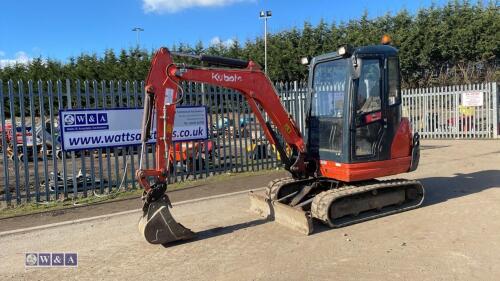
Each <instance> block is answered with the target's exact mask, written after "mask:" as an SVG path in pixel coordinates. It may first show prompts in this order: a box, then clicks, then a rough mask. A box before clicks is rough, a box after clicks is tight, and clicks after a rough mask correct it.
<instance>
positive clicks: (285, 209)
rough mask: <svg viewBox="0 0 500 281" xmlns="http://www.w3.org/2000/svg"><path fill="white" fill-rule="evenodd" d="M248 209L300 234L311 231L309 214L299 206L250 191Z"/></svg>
mask: <svg viewBox="0 0 500 281" xmlns="http://www.w3.org/2000/svg"><path fill="white" fill-rule="evenodd" d="M249 196H250V210H251V211H253V212H255V213H257V214H259V215H261V216H263V217H267V218H268V219H270V220H274V221H276V222H277V223H279V224H281V225H284V226H286V227H288V228H290V229H293V230H295V231H298V232H300V233H302V234H305V235H309V234H311V233H312V232H313V223H312V218H311V216H310V215H309V214H308V213H306V212H304V211H303V210H301V209H299V208H293V207H290V206H288V205H285V204H282V203H280V202H277V201H271V200H270V199H269V198H267V197H266V196H264V195H262V194H258V193H254V192H252V191H250V193H249Z"/></svg>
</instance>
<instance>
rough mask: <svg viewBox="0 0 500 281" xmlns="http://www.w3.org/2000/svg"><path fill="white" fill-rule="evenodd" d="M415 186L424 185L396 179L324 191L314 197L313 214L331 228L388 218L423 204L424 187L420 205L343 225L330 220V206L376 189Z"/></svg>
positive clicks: (414, 181)
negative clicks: (342, 199)
mask: <svg viewBox="0 0 500 281" xmlns="http://www.w3.org/2000/svg"><path fill="white" fill-rule="evenodd" d="M413 184H418V185H420V186H422V184H421V183H420V182H419V181H416V180H404V179H394V180H385V181H379V182H377V183H374V184H373V183H372V184H367V185H357V186H352V185H350V186H349V185H348V186H343V187H341V188H337V189H331V190H327V191H323V192H321V193H319V194H318V195H316V196H315V197H314V200H313V202H312V205H311V214H312V216H313V217H314V218H317V219H319V220H321V221H323V222H325V223H327V224H328V225H329V226H330V227H334V228H336V227H342V226H347V225H351V224H355V223H359V222H363V221H367V220H372V219H375V218H379V217H383V216H388V215H391V214H395V213H400V212H404V211H407V210H411V209H414V208H416V207H418V206H420V205H421V204H422V201H423V200H424V195H425V190H424V188H423V186H422V191H423V193H422V199H421V200H420V202H418V204H415V205H411V206H408V207H405V208H401V209H396V210H393V211H389V212H382V213H380V214H375V215H373V216H368V217H364V218H360V219H354V220H350V221H347V222H345V223H341V224H333V223H331V222H330V221H329V219H328V215H329V209H330V205H331V203H332V202H333V201H334V200H337V199H339V198H342V197H347V196H351V195H354V194H357V193H364V192H367V191H370V190H376V189H380V188H386V187H391V186H392V187H397V186H404V185H413Z"/></svg>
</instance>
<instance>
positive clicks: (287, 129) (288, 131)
mask: <svg viewBox="0 0 500 281" xmlns="http://www.w3.org/2000/svg"><path fill="white" fill-rule="evenodd" d="M283 128H285V132H286V133H287V134H290V133H291V132H292V128H290V125H288V124H285V126H283Z"/></svg>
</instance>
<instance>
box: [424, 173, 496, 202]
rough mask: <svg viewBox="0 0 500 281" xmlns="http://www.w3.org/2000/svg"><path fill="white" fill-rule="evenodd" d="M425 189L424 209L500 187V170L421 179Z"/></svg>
mask: <svg viewBox="0 0 500 281" xmlns="http://www.w3.org/2000/svg"><path fill="white" fill-rule="evenodd" d="M420 182H422V184H423V185H424V188H425V199H424V203H423V207H425V206H430V205H434V204H439V203H442V202H445V201H448V200H450V199H453V198H458V197H462V196H467V195H470V194H474V193H477V192H481V191H483V190H485V189H488V188H495V187H496V188H499V187H500V170H486V171H480V172H474V173H468V174H462V173H456V174H455V175H454V176H452V177H430V178H423V179H420Z"/></svg>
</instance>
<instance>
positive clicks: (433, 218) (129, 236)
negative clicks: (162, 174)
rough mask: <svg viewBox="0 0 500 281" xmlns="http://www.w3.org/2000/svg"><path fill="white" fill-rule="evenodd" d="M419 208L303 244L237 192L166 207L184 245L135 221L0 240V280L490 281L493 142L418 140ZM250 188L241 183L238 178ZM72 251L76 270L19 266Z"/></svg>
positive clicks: (498, 216)
mask: <svg viewBox="0 0 500 281" xmlns="http://www.w3.org/2000/svg"><path fill="white" fill-rule="evenodd" d="M423 145H424V150H423V151H422V158H421V162H420V167H419V169H418V170H417V171H416V172H414V173H411V174H406V175H400V176H399V177H405V178H415V179H420V180H421V181H422V182H423V184H424V186H425V187H426V199H425V201H424V205H423V206H422V207H421V208H419V209H415V210H412V211H408V212H405V213H400V214H396V215H392V216H388V217H384V218H380V219H376V220H372V221H368V222H364V223H360V224H356V225H352V226H348V227H344V228H340V229H328V228H326V227H323V226H321V225H319V224H317V225H315V228H316V230H317V231H316V233H315V234H313V235H311V236H303V235H301V234H298V233H295V232H292V231H290V230H288V229H287V228H284V227H283V226H280V225H278V224H275V223H272V222H267V221H264V220H262V219H260V218H258V217H257V216H256V215H254V214H253V213H250V212H249V211H247V208H248V203H249V201H248V198H247V196H246V195H245V194H239V195H233V196H228V197H222V198H217V199H210V200H202V201H198V202H194V203H187V204H181V205H177V206H176V207H174V209H173V211H172V213H173V214H174V216H175V217H176V218H177V220H178V221H180V222H182V223H183V224H184V225H185V226H188V227H189V228H191V229H193V230H194V231H197V232H198V238H197V239H196V240H193V241H190V242H185V243H177V244H175V245H170V246H168V247H163V246H157V245H156V246H155V245H149V244H147V243H146V242H145V241H144V240H143V239H142V237H141V236H140V235H139V233H138V231H137V226H136V224H137V221H138V217H139V213H132V214H127V215H121V216H114V217H110V218H105V219H99V220H93V221H88V222H84V223H78V224H71V225H66V226H59V227H53V228H48V229H45V230H38V231H31V232H28V233H20V234H14V235H12V234H11V235H7V236H5V235H4V236H0V249H1V251H0V280H10V279H16V280H17V279H29V280H33V279H35V280H46V279H59V280H68V279H81V280H87V279H91V280H101V279H102V280H119V279H124V280H145V279H150V280H156V279H164V280H333V279H337V280H394V279H397V280H498V276H500V234H499V230H500V204H499V202H500V189H499V187H500V169H499V167H500V165H499V164H500V142H499V141H425V142H423ZM249 180H251V179H249ZM37 251H43V252H78V258H79V266H78V268H66V269H63V268H37V269H31V268H30V269H27V268H25V267H24V253H25V252H37Z"/></svg>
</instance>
